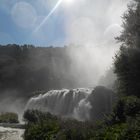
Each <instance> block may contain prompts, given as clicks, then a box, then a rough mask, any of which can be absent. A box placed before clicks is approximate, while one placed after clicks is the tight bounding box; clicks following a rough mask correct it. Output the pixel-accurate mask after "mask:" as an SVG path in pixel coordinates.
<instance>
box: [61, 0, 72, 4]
mask: <svg viewBox="0 0 140 140" xmlns="http://www.w3.org/2000/svg"><path fill="white" fill-rule="evenodd" d="M63 2H64V3H65V4H67V5H69V4H72V3H73V2H74V0H63Z"/></svg>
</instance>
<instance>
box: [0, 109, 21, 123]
mask: <svg viewBox="0 0 140 140" xmlns="http://www.w3.org/2000/svg"><path fill="white" fill-rule="evenodd" d="M18 122H19V121H18V114H16V113H10V112H7V113H1V114H0V123H18Z"/></svg>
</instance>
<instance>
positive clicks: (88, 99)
mask: <svg viewBox="0 0 140 140" xmlns="http://www.w3.org/2000/svg"><path fill="white" fill-rule="evenodd" d="M100 91H101V92H100ZM100 91H97V92H96V95H97V96H98V95H99V99H98V97H97V96H95V100H93V98H94V92H95V91H94V89H93V88H81V89H73V90H68V89H63V90H51V91H49V92H47V93H45V94H40V95H39V96H37V97H33V98H31V99H30V100H29V102H28V103H27V106H26V109H37V110H41V111H45V112H50V113H52V114H55V115H59V116H63V117H70V118H75V119H78V120H82V121H83V120H89V119H91V113H92V112H93V110H92V109H93V108H95V107H96V106H97V107H96V108H98V107H99V106H100V104H101V106H103V108H104V110H105V111H106V110H109V109H108V108H105V107H106V104H107V105H108V104H109V106H110V103H108V102H110V101H111V100H110V97H109V96H110V95H109V94H108V95H107V93H108V90H107V89H105V88H101V90H100ZM98 92H100V93H98ZM109 92H110V91H109ZM104 95H105V96H104ZM100 96H101V97H100ZM96 98H97V99H98V100H99V102H100V101H101V100H102V101H101V103H96ZM100 99H101V100H100ZM93 102H94V103H93ZM93 106H94V107H93ZM96 110H97V109H96ZM96 112H97V111H96ZM101 113H102V112H101ZM92 114H93V113H92Z"/></svg>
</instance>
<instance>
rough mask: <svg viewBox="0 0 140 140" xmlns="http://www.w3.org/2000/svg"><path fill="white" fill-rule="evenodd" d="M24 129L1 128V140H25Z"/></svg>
mask: <svg viewBox="0 0 140 140" xmlns="http://www.w3.org/2000/svg"><path fill="white" fill-rule="evenodd" d="M23 134H24V129H16V128H9V127H2V126H0V140H23Z"/></svg>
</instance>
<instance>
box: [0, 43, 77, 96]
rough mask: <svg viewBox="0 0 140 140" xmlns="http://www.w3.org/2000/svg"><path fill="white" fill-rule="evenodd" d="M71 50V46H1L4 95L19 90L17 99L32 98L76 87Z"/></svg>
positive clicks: (0, 79) (0, 73)
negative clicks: (35, 93)
mask: <svg viewBox="0 0 140 140" xmlns="http://www.w3.org/2000/svg"><path fill="white" fill-rule="evenodd" d="M68 51H69V48H68V47H63V48H61V47H59V48H53V47H34V46H32V45H23V46H19V45H16V44H13V45H6V46H2V45H0V91H1V92H0V93H1V94H2V93H4V91H5V90H7V91H10V92H11V94H12V90H16V91H17V92H16V96H24V97H29V96H32V95H31V93H32V92H34V91H40V90H41V91H47V90H50V89H61V88H62V87H65V88H72V87H74V85H76V82H75V81H76V78H75V77H74V74H73V75H72V72H71V68H70V66H71V58H70V56H69V55H68V53H67V52H68ZM74 68H75V67H72V69H74ZM12 96H14V95H12Z"/></svg>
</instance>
